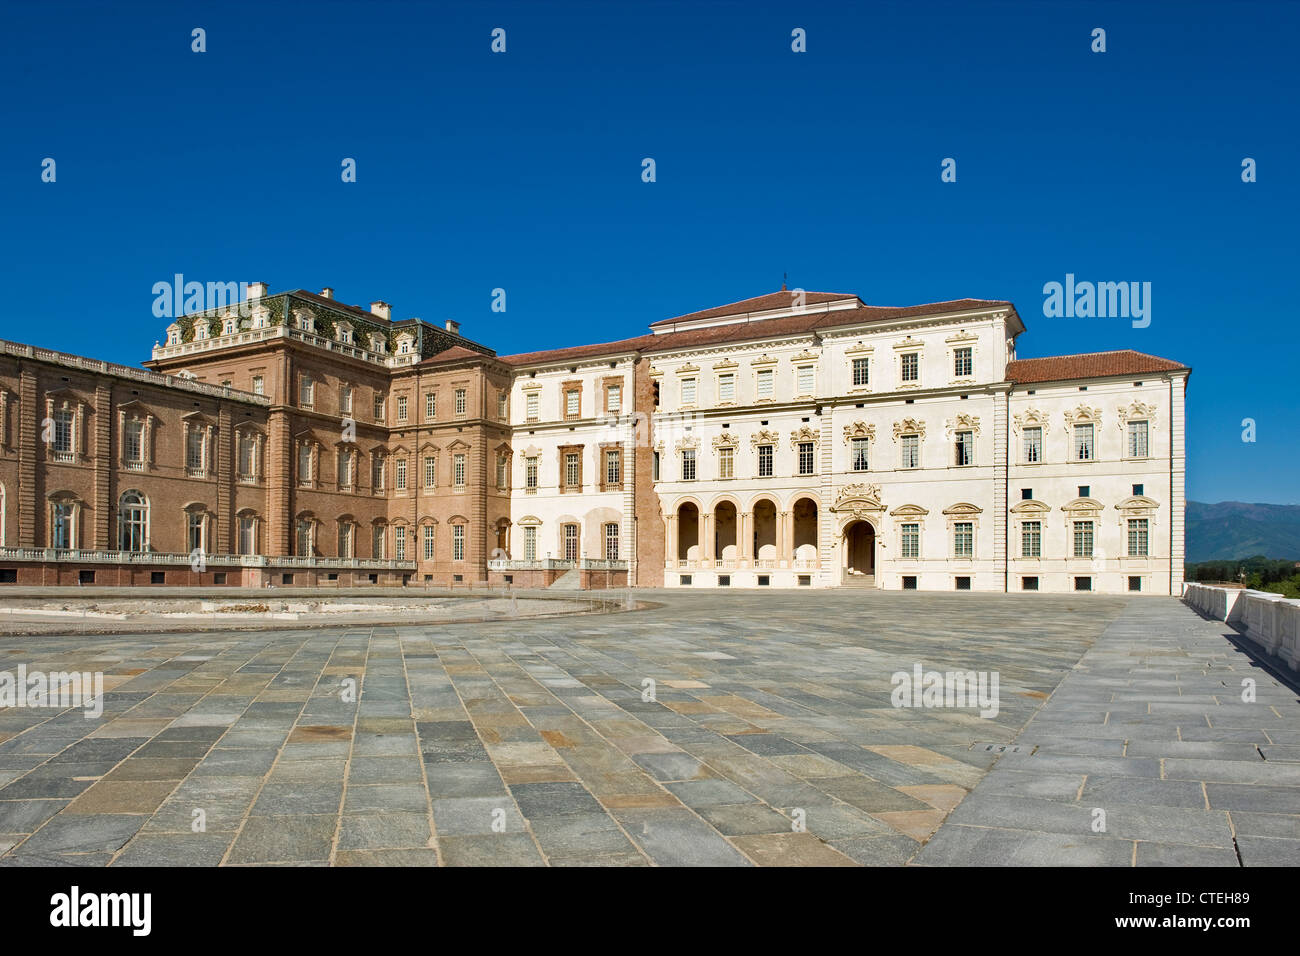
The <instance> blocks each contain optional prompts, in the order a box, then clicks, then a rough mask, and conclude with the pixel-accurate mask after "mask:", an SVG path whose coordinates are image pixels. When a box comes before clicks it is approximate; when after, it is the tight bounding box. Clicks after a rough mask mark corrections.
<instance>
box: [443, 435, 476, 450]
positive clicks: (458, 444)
mask: <svg viewBox="0 0 1300 956" xmlns="http://www.w3.org/2000/svg"><path fill="white" fill-rule="evenodd" d="M447 447H448V448H450V449H452V450H453V451H459V450H460V449H462V448H469V447H471V446H470V443H469V442H467V441H465V440H464V439H463V438H457V439H456V440H455V441H454V442H452V443H451V444H450V445H448V446H447Z"/></svg>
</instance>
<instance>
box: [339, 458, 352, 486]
mask: <svg viewBox="0 0 1300 956" xmlns="http://www.w3.org/2000/svg"><path fill="white" fill-rule="evenodd" d="M352 454H353V452H352V449H350V448H340V449H339V453H338V482H339V488H340V490H347V489H348V488H351V487H352Z"/></svg>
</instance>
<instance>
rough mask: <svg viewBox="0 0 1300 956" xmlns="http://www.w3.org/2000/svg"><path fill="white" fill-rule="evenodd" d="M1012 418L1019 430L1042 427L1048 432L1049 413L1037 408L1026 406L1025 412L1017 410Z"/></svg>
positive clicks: (1045, 432)
mask: <svg viewBox="0 0 1300 956" xmlns="http://www.w3.org/2000/svg"><path fill="white" fill-rule="evenodd" d="M1011 420H1012V421H1013V422H1014V423H1015V426H1016V431H1018V432H1019V431H1024V430H1025V429H1026V428H1041V429H1042V430H1043V434H1044V435H1045V434H1047V420H1048V414H1047V412H1044V411H1039V410H1038V409H1037V408H1026V409H1025V410H1024V411H1023V412H1017V413H1016V414H1015V415H1013V416H1012V418H1011Z"/></svg>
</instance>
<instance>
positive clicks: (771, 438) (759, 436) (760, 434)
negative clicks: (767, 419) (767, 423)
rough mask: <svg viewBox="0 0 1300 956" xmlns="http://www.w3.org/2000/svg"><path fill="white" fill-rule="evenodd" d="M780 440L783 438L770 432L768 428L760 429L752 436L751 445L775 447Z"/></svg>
mask: <svg viewBox="0 0 1300 956" xmlns="http://www.w3.org/2000/svg"><path fill="white" fill-rule="evenodd" d="M780 440H781V436H780V435H778V434H777V433H776V432H774V431H769V430H768V429H766V428H760V429H759V430H758V431H756V432H754V434H753V435H751V436H750V438H749V443H750V444H751V445H775V444H776V443H777V442H779V441H780Z"/></svg>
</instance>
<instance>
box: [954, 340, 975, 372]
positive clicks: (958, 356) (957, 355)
mask: <svg viewBox="0 0 1300 956" xmlns="http://www.w3.org/2000/svg"><path fill="white" fill-rule="evenodd" d="M972 354H973V353H972V350H971V349H970V348H969V347H968V348H961V349H953V352H952V374H953V376H954V377H955V378H967V377H969V376H970V375H972V374H974V372H973V369H974V362H973V361H972Z"/></svg>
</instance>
